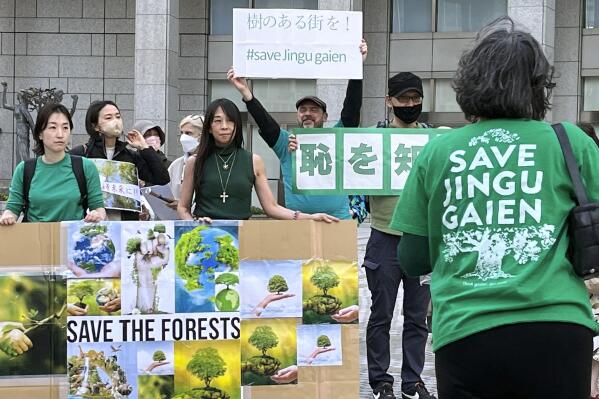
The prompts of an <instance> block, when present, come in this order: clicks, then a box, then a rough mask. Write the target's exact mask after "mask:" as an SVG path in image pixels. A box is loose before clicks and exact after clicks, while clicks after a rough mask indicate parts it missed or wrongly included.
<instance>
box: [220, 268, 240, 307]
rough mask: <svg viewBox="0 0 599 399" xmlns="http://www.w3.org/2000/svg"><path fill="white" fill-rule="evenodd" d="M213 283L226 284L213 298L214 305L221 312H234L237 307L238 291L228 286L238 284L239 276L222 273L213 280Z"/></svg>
mask: <svg viewBox="0 0 599 399" xmlns="http://www.w3.org/2000/svg"><path fill="white" fill-rule="evenodd" d="M214 283H215V284H217V285H218V284H220V285H224V286H226V288H225V289H223V290H220V291H219V292H218V294H216V297H215V298H214V305H215V306H216V308H217V309H218V310H220V311H221V312H235V311H237V309H239V293H238V292H237V291H236V290H234V289H232V288H229V287H230V286H232V285H237V284H239V276H238V275H237V274H235V273H222V274H219V275H218V276H217V277H216V280H214Z"/></svg>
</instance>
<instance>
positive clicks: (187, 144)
mask: <svg viewBox="0 0 599 399" xmlns="http://www.w3.org/2000/svg"><path fill="white" fill-rule="evenodd" d="M179 141H180V142H181V147H183V152H184V153H185V154H190V153H192V152H193V150H195V149H196V147H197V146H198V144H200V143H199V142H198V139H196V138H193V137H191V136H190V135H188V134H182V135H181V137H179Z"/></svg>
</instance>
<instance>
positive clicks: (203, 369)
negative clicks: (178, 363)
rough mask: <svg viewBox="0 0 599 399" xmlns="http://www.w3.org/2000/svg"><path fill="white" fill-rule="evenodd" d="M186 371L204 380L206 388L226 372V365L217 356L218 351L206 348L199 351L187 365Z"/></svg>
mask: <svg viewBox="0 0 599 399" xmlns="http://www.w3.org/2000/svg"><path fill="white" fill-rule="evenodd" d="M187 371H189V372H190V373H192V374H193V375H195V376H196V377H198V378H200V379H202V380H204V384H205V385H206V387H210V382H211V381H212V380H213V379H214V378H216V377H220V376H222V375H225V372H226V371H227V364H226V363H225V361H224V360H223V358H222V357H221V356H220V355H219V353H218V350H216V349H214V348H211V347H208V348H203V349H199V350H198V351H197V352H196V353H195V354H194V355H193V357H192V358H191V360H190V361H189V363H188V364H187Z"/></svg>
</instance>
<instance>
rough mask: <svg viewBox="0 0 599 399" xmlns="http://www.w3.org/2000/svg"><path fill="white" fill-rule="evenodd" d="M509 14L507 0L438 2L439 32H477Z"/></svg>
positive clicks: (447, 0)
mask: <svg viewBox="0 0 599 399" xmlns="http://www.w3.org/2000/svg"><path fill="white" fill-rule="evenodd" d="M506 14H507V0H438V2H437V32H476V31H478V30H479V29H480V28H482V27H483V26H485V25H486V24H488V23H489V22H491V21H493V20H494V19H496V18H499V17H501V16H503V15H506Z"/></svg>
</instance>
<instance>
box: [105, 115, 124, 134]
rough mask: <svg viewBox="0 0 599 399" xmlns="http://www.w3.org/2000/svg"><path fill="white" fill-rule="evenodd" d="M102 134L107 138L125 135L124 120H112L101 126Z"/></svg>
mask: <svg viewBox="0 0 599 399" xmlns="http://www.w3.org/2000/svg"><path fill="white" fill-rule="evenodd" d="M100 132H101V133H102V134H103V135H104V136H106V137H119V136H120V135H121V133H123V120H122V119H112V120H109V121H108V122H105V123H103V124H101V125H100Z"/></svg>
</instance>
